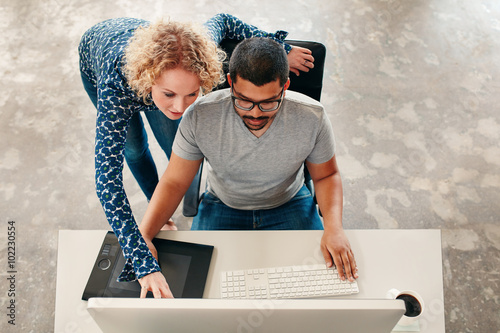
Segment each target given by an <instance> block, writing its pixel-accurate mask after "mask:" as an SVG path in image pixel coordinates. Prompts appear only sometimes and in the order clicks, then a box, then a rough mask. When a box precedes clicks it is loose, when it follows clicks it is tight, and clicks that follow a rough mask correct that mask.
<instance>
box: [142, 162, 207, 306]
mask: <svg viewBox="0 0 500 333" xmlns="http://www.w3.org/2000/svg"><path fill="white" fill-rule="evenodd" d="M201 161H202V159H200V160H195V161H190V160H186V159H183V158H181V157H179V156H177V155H176V154H175V153H172V156H171V157H170V162H169V163H168V166H167V170H166V171H165V173H164V174H163V176H162V177H161V179H160V181H159V182H158V185H157V186H156V189H155V192H154V194H153V197H152V198H151V201H150V202H149V205H148V208H147V210H146V214H145V215H144V218H143V220H142V222H141V225H140V226H139V230H140V231H141V234H142V236H143V237H144V240H145V241H146V244H147V245H148V247H149V249H150V250H151V252H152V253H156V249H155V247H154V245H153V242H152V241H153V238H154V237H155V236H156V234H158V232H159V231H160V229H161V228H162V227H163V225H165V223H166V222H167V221H168V220H169V219H170V217H171V216H172V215H173V214H174V212H175V210H176V209H177V206H179V203H180V202H181V200H182V197H183V196H184V194H185V193H186V191H187V189H188V188H189V185H191V182H192V181H193V178H194V176H195V175H196V173H197V172H198V169H199V168H200V164H201ZM139 282H140V284H141V286H142V289H141V298H143V297H146V293H147V292H148V291H151V292H152V293H153V295H154V297H155V298H162V297H165V298H171V297H173V295H172V293H171V292H170V288H169V287H168V284H167V281H166V280H165V278H164V276H163V275H162V274H161V272H155V273H152V274H149V275H146V276H144V277H143V278H141V279H139Z"/></svg>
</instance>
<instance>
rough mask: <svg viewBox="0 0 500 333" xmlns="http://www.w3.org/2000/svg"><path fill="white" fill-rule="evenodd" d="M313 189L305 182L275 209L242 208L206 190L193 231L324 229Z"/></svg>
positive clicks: (195, 218) (192, 227)
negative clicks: (229, 205)
mask: <svg viewBox="0 0 500 333" xmlns="http://www.w3.org/2000/svg"><path fill="white" fill-rule="evenodd" d="M322 229H323V223H322V222H321V219H320V217H319V215H318V210H317V208H316V204H315V203H314V199H313V197H312V195H311V192H309V190H308V189H307V187H306V186H305V185H304V186H303V187H302V188H301V189H300V191H299V192H298V193H297V194H296V195H295V196H294V197H293V198H292V199H291V200H290V201H288V202H287V203H285V204H284V205H281V206H279V207H276V208H273V209H266V210H239V209H234V208H231V207H228V206H226V205H225V204H224V203H223V202H222V201H221V200H220V199H219V198H217V197H216V196H215V195H213V194H211V193H209V192H206V193H205V194H204V196H203V199H202V201H201V203H200V206H199V210H198V215H196V216H195V217H194V218H193V224H192V226H191V230H322Z"/></svg>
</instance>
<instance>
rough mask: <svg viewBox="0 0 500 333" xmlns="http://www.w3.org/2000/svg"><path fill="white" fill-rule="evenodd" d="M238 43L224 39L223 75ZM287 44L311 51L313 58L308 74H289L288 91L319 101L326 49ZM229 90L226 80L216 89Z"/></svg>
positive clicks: (303, 43) (294, 42)
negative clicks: (224, 58)
mask: <svg viewBox="0 0 500 333" xmlns="http://www.w3.org/2000/svg"><path fill="white" fill-rule="evenodd" d="M239 42H240V41H239V40H234V39H224V40H223V41H222V42H221V44H220V47H221V48H222V49H223V50H224V51H225V52H226V54H227V59H226V61H225V62H224V74H227V73H228V72H229V59H230V58H231V55H232V54H233V51H234V48H235V47H236V45H238V43H239ZM286 43H287V44H290V45H292V46H299V47H304V48H307V49H309V50H311V52H312V55H313V57H314V68H313V69H311V70H310V71H309V72H307V73H306V72H301V73H300V76H297V75H295V74H293V73H290V88H289V89H290V90H292V91H297V92H300V93H302V94H304V95H307V96H309V97H311V98H314V99H315V100H317V101H319V100H320V99H321V90H322V88H323V71H324V67H325V56H326V48H325V46H324V45H323V44H321V43H318V42H308V41H298V40H287V41H286ZM224 88H229V84H228V83H227V80H226V81H225V82H224V83H223V84H221V85H219V86H218V87H217V88H216V90H217V89H224Z"/></svg>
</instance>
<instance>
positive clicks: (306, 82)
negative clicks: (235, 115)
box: [182, 39, 326, 217]
mask: <svg viewBox="0 0 500 333" xmlns="http://www.w3.org/2000/svg"><path fill="white" fill-rule="evenodd" d="M239 42H240V41H238V40H232V39H225V40H223V41H222V43H221V44H220V46H221V48H222V49H223V50H224V51H225V52H226V53H227V61H225V62H224V73H228V72H229V59H230V58H231V54H232V53H233V50H234V48H235V47H236V45H238V43H239ZM286 43H287V44H290V45H293V46H299V47H304V48H307V49H309V50H311V51H312V55H313V57H314V68H313V69H311V70H309V72H307V73H305V72H301V73H300V76H297V75H295V74H293V73H291V74H290V87H289V89H290V90H292V91H296V92H300V93H302V94H304V95H307V96H309V97H311V98H314V99H315V100H317V101H319V100H320V98H321V90H322V88H323V70H324V66H325V56H326V48H325V46H324V45H323V44H321V43H318V42H309V41H297V40H286ZM224 88H229V84H228V83H227V81H225V82H224V83H223V84H221V85H219V86H218V87H217V88H216V89H215V90H218V89H224ZM202 172H203V162H202V164H201V166H200V169H199V170H198V173H197V174H196V176H195V178H194V180H193V182H192V183H191V186H190V187H189V189H188V190H187V192H186V195H185V196H184V206H183V208H182V214H183V215H184V216H186V217H193V216H196V214H198V205H199V203H200V185H201V175H202ZM304 174H305V179H304V182H305V184H306V186H307V188H308V189H309V191H311V193H312V194H313V196H314V186H313V182H312V180H311V177H310V176H309V173H308V172H307V168H304Z"/></svg>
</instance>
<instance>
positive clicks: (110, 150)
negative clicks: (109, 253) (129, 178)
mask: <svg viewBox="0 0 500 333" xmlns="http://www.w3.org/2000/svg"><path fill="white" fill-rule="evenodd" d="M100 87H101V88H102V89H100V90H99V91H98V102H97V123H96V139H95V182H96V192H97V196H98V197H99V201H100V202H101V205H102V207H103V210H104V213H105V214H106V218H107V220H108V223H109V224H110V226H111V228H112V229H113V231H114V233H115V235H116V236H117V238H118V241H119V243H120V246H121V248H122V250H123V254H124V257H125V258H126V264H125V268H124V270H123V272H122V273H121V275H120V276H119V277H118V280H119V281H132V280H135V279H137V278H140V277H142V276H144V275H147V274H150V273H152V272H156V271H160V267H159V265H158V262H157V261H156V259H155V258H154V257H153V255H152V254H151V252H150V251H149V248H148V246H147V244H146V242H145V241H144V239H143V238H142V236H141V234H140V232H139V229H138V227H137V223H136V222H135V219H134V216H133V214H132V209H131V207H130V204H129V201H128V199H127V195H126V193H125V189H124V187H123V173H122V172H123V163H124V147H125V140H126V136H127V128H128V121H129V119H130V117H131V115H132V113H131V111H130V110H129V109H127V108H126V107H125V106H124V105H127V104H130V103H129V101H126V100H125V99H126V97H121V98H120V97H117V96H118V95H117V94H114V93H113V91H114V89H113V88H114V87H109V86H105V85H103V84H101V85H100Z"/></svg>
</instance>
